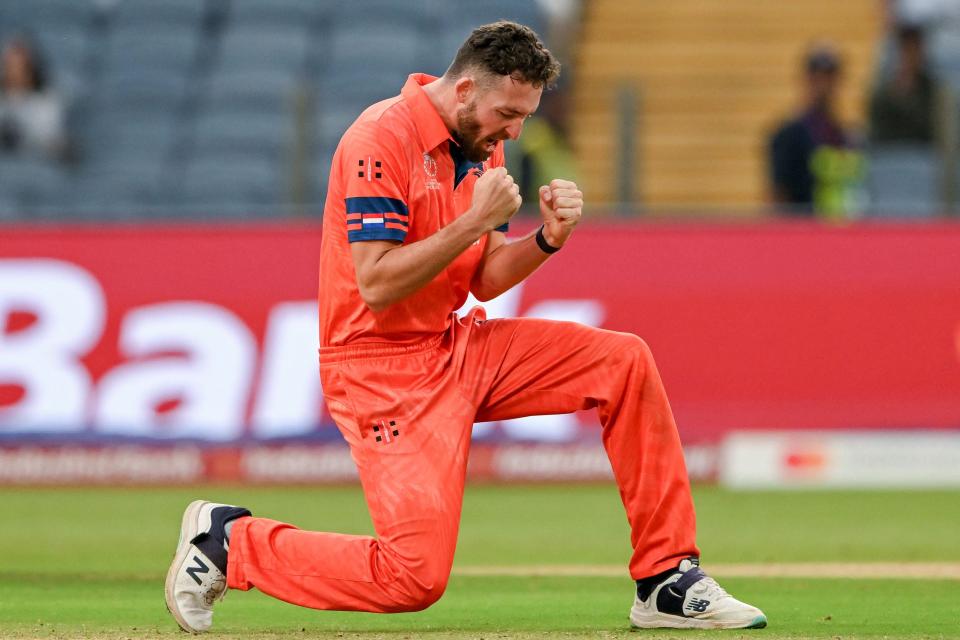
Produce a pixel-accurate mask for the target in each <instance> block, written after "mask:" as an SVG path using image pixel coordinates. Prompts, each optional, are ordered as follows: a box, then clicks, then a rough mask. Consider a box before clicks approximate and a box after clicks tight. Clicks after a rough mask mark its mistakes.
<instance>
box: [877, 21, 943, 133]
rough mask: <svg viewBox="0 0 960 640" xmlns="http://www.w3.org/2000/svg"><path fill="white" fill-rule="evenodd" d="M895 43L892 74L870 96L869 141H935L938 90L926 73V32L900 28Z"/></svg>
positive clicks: (912, 28)
mask: <svg viewBox="0 0 960 640" xmlns="http://www.w3.org/2000/svg"><path fill="white" fill-rule="evenodd" d="M896 42H897V58H896V66H895V68H894V70H893V73H892V74H891V75H890V76H889V77H887V78H884V79H882V80H881V82H880V84H879V85H878V86H877V88H876V89H875V90H874V92H873V95H872V96H871V97H870V139H871V141H873V142H932V141H933V138H934V105H935V99H936V92H937V89H936V84H935V82H934V81H933V79H932V78H931V76H930V74H929V73H928V71H927V65H926V58H925V54H924V40H923V32H922V31H921V30H920V29H919V28H918V27H915V26H900V27H899V28H898V29H897V35H896Z"/></svg>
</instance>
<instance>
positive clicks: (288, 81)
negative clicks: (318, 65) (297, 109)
mask: <svg viewBox="0 0 960 640" xmlns="http://www.w3.org/2000/svg"><path fill="white" fill-rule="evenodd" d="M299 90H300V87H299V85H298V82H297V79H296V78H295V77H294V76H292V75H285V74H281V73H277V72H274V71H259V72H254V71H249V72H242V71H237V72H231V73H218V74H216V75H214V76H213V77H212V78H211V79H210V83H209V85H208V86H207V88H206V89H205V90H204V92H203V94H202V97H201V100H200V103H201V105H202V107H203V108H204V109H207V110H211V111H218V112H220V113H231V112H233V113H263V114H274V115H280V114H287V115H289V114H292V113H293V109H294V104H295V100H296V97H297V92H298V91H299Z"/></svg>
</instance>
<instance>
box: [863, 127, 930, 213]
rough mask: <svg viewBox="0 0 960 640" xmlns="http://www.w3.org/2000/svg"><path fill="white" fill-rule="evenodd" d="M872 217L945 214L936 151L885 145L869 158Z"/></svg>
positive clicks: (913, 146) (876, 148)
mask: <svg viewBox="0 0 960 640" xmlns="http://www.w3.org/2000/svg"><path fill="white" fill-rule="evenodd" d="M868 172H869V173H868V176H869V177H868V193H869V197H870V207H869V214H870V215H871V216H875V217H914V218H922V217H930V216H933V215H936V214H937V213H939V212H940V211H942V210H943V205H942V203H941V201H940V186H939V185H940V173H941V169H940V162H939V157H938V155H937V152H936V150H935V149H933V148H931V147H928V146H921V145H884V146H877V147H874V148H872V149H871V150H870V152H869V156H868Z"/></svg>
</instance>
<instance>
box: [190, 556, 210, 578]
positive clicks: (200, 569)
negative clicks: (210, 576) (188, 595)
mask: <svg viewBox="0 0 960 640" xmlns="http://www.w3.org/2000/svg"><path fill="white" fill-rule="evenodd" d="M193 561H194V562H196V563H197V566H195V567H189V568H187V574H188V575H189V576H190V577H191V578H193V581H194V582H196V583H197V584H198V585H201V584H203V580H201V579H200V576H198V575H197V574H198V573H210V567H208V566H207V564H206V563H205V562H204V561H203V560H201V559H200V556H193Z"/></svg>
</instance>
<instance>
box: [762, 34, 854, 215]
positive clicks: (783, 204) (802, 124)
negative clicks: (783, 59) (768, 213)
mask: <svg viewBox="0 0 960 640" xmlns="http://www.w3.org/2000/svg"><path fill="white" fill-rule="evenodd" d="M840 77H841V68H840V57H839V55H838V54H837V52H836V50H835V49H834V48H833V47H832V46H829V45H826V44H820V45H817V46H814V47H813V48H811V49H810V50H809V51H808V53H807V56H806V60H805V67H804V79H805V90H806V96H805V103H804V106H803V108H802V110H801V112H800V114H799V115H797V116H796V117H794V118H793V119H791V120H788V121H787V122H786V123H784V124H783V125H782V126H781V127H780V128H779V129H778V130H777V131H776V132H775V133H774V134H773V136H772V137H771V139H770V145H769V170H770V179H771V182H772V197H773V200H774V202H776V203H777V204H778V209H779V211H781V212H782V213H786V214H790V215H803V216H814V215H821V216H823V217H830V218H839V217H844V216H846V215H848V214H850V213H852V212H853V211H855V210H856V208H857V205H858V203H857V202H856V195H857V193H858V189H859V183H860V179H861V176H862V173H863V161H862V156H861V154H860V153H859V152H858V151H857V150H856V149H855V148H854V145H853V144H852V141H851V138H850V135H849V134H848V133H847V132H846V131H845V130H844V128H843V126H842V125H841V124H840V122H839V120H838V118H837V115H836V109H835V106H836V96H837V89H838V86H839V82H840Z"/></svg>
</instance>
